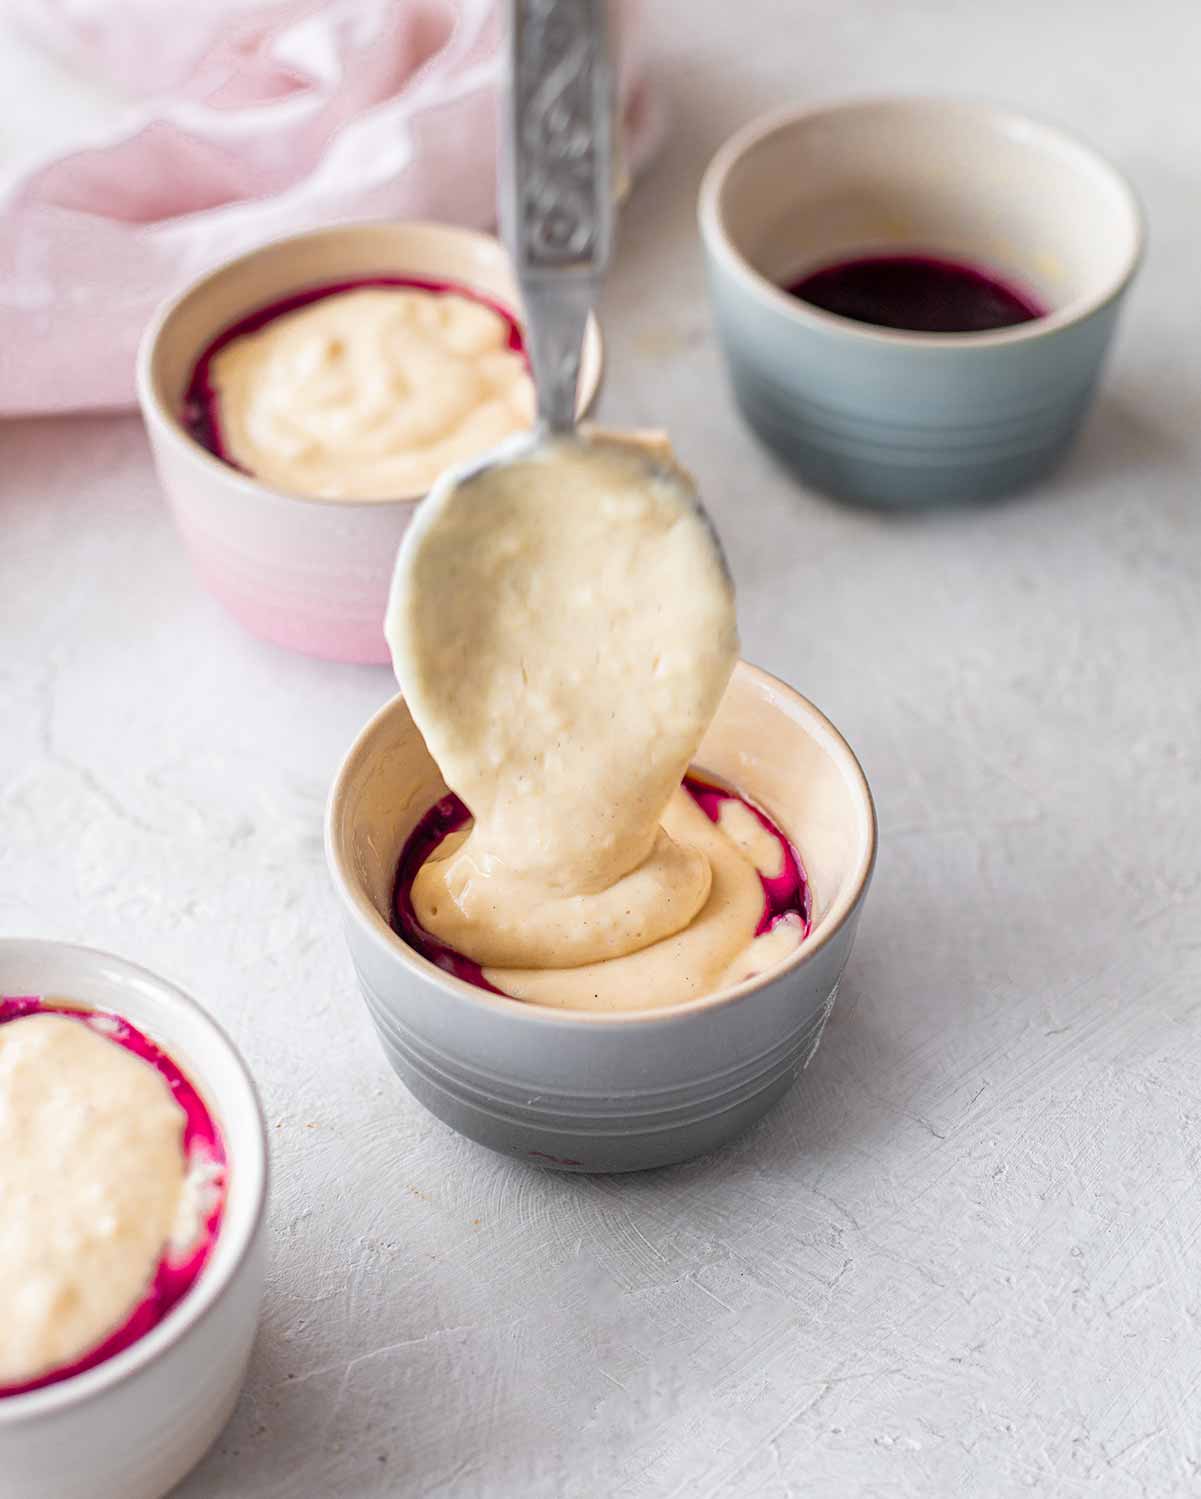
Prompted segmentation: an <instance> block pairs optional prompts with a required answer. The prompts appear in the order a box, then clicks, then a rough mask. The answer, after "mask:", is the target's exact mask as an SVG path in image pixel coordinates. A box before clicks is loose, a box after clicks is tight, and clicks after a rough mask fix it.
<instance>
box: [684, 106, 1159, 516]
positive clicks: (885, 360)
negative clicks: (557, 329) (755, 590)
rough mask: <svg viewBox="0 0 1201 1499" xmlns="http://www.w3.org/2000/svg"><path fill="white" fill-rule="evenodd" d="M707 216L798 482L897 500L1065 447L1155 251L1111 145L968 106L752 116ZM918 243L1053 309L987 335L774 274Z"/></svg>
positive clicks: (922, 501) (1039, 464) (732, 348)
mask: <svg viewBox="0 0 1201 1499" xmlns="http://www.w3.org/2000/svg"><path fill="white" fill-rule="evenodd" d="M699 214H700V225H701V234H702V237H703V240H704V246H705V257H706V264H707V271H708V279H709V288H710V294H711V297H712V301H713V309H714V313H715V317H716V322H717V328H718V333H719V336H720V339H721V344H722V347H723V349H724V352H725V355H726V359H727V361H728V364H729V370H730V376H731V379H732V382H733V386H734V394H735V396H736V398H737V401H738V405H739V407H740V408H741V410H742V412H743V414H744V415H745V417H746V419H747V421H748V422H749V423H750V425H751V427H752V428H753V429H754V430H755V431H756V432H757V433H758V434H759V436H760V437H761V438H762V439H763V440H764V441H765V442H767V443H768V444H769V445H770V446H771V447H772V448H773V449H775V450H776V452H778V453H779V454H780V455H781V456H782V457H783V458H784V459H785V460H786V461H787V462H788V463H789V464H790V465H791V466H792V467H793V468H794V469H795V471H796V472H797V473H798V474H799V475H800V477H801V478H802V479H803V480H804V481H805V482H806V483H807V484H809V485H811V486H813V487H814V488H817V489H820V490H823V491H825V492H827V493H829V494H833V495H837V496H840V497H845V498H850V499H857V500H864V501H868V502H871V503H874V504H878V505H890V506H921V505H934V504H941V503H947V502H954V501H963V500H982V499H988V498H991V497H993V496H996V495H1000V494H1004V493H1006V492H1008V491H1010V490H1014V489H1018V488H1021V487H1022V486H1024V485H1027V484H1029V483H1030V482H1031V481H1032V480H1034V479H1036V478H1037V477H1038V476H1039V475H1040V474H1042V473H1044V472H1045V471H1046V470H1047V469H1049V468H1050V467H1051V466H1052V465H1053V464H1054V463H1055V461H1056V460H1057V459H1058V458H1059V457H1061V456H1062V454H1063V453H1064V452H1065V450H1066V449H1067V447H1068V445H1069V444H1070V443H1071V441H1072V438H1073V437H1074V435H1075V433H1076V431H1077V429H1078V427H1079V425H1080V422H1081V419H1082V417H1083V415H1084V413H1085V411H1086V410H1087V409H1088V405H1089V402H1090V401H1091V399H1092V396H1093V392H1094V390H1095V388H1096V384H1097V379H1098V376H1099V374H1100V372H1101V367H1102V364H1103V362H1104V359H1105V354H1106V350H1107V348H1108V346H1109V342H1110V339H1111V337H1112V334H1113V330H1114V326H1115V324H1116V321H1117V317H1118V311H1119V308H1120V306H1121V303H1122V299H1123V296H1124V294H1125V292H1126V290H1127V288H1128V287H1129V285H1130V282H1131V280H1132V278H1133V276H1134V273H1135V271H1136V270H1137V268H1138V265H1139V261H1140V259H1141V255H1142V248H1143V220H1142V215H1141V212H1140V210H1139V206H1138V203H1137V201H1136V199H1135V196H1134V194H1133V192H1132V191H1131V189H1130V187H1129V185H1128V184H1127V182H1126V181H1125V179H1124V178H1123V177H1122V176H1121V175H1120V174H1119V173H1118V172H1117V171H1116V170H1115V169H1114V168H1113V167H1112V166H1110V165H1109V164H1108V163H1107V162H1106V161H1104V160H1103V159H1102V158H1101V157H1099V156H1097V155H1096V154H1095V153H1094V152H1093V151H1091V150H1090V149H1088V148H1087V147H1086V146H1083V145H1081V144H1079V143H1078V142H1077V141H1075V140H1073V139H1072V138H1071V137H1070V136H1067V135H1064V134H1063V133H1061V132H1060V131H1058V130H1054V129H1051V128H1049V127H1048V126H1045V125H1040V124H1036V123H1034V122H1033V121H1031V120H1027V119H1023V118H1021V117H1020V116H1018V115H1015V114H1011V113H1009V112H1008V111H1006V110H1002V109H997V108H993V107H991V106H988V105H982V104H973V103H966V102H961V101H955V100H939V99H922V98H910V99H906V98H897V99H877V100H866V101H862V102H850V103H842V104H835V105H829V106H824V107H819V108H814V109H801V110H789V111H786V112H783V113H779V114H774V115H771V116H769V117H767V118H765V119H760V120H757V121H754V122H753V123H752V124H750V125H748V126H746V128H745V129H743V130H741V131H740V132H739V133H738V134H736V135H735V136H733V137H732V138H731V139H730V140H729V141H727V142H726V144H725V145H724V146H722V148H721V149H720V150H719V151H718V153H717V155H716V156H715V157H714V159H713V161H712V162H711V163H710V165H709V168H708V170H707V172H706V174H705V178H704V181H703V183H702V185H701V193H700V207H699ZM923 253H924V254H927V255H938V256H941V257H945V258H947V259H951V260H956V261H963V262H967V263H969V264H972V265H974V266H979V267H982V268H986V269H988V270H991V271H993V272H995V273H996V274H997V275H998V276H999V277H1000V278H1001V279H1002V280H1004V281H1006V282H1009V283H1012V284H1014V285H1015V286H1018V287H1021V288H1024V289H1025V290H1027V291H1028V292H1029V293H1031V294H1032V295H1033V297H1034V298H1035V300H1036V301H1037V302H1038V303H1039V304H1040V305H1041V306H1043V307H1045V308H1047V309H1048V312H1047V314H1046V315H1045V316H1043V317H1039V318H1036V319H1034V320H1033V321H1030V322H1025V323H1020V324H1017V325H1015V326H1013V327H1009V328H1001V329H997V330H994V331H991V332H986V333H911V332H902V331H897V330H894V329H890V328H882V327H877V326H874V325H871V324H868V323H862V322H857V321H853V320H851V319H849V318H845V317H840V316H838V315H836V314H833V313H830V312H826V311H823V310H821V309H819V308H817V307H814V306H811V305H810V304H808V303H806V302H802V301H801V300H799V299H798V298H796V297H794V296H791V295H789V294H788V292H787V291H785V290H783V289H782V288H784V287H786V286H789V285H793V284H795V283H796V281H797V280H798V279H799V278H800V277H802V276H804V275H805V274H807V273H808V272H809V271H811V270H814V269H817V268H819V267H822V266H828V265H831V264H836V263H838V262H840V261H843V260H849V259H853V258H855V257H859V256H864V255H872V254H885V255H900V254H923Z"/></svg>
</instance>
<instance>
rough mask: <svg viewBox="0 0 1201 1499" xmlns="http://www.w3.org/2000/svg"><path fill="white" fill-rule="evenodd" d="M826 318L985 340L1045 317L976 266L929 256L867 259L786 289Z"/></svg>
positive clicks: (827, 269)
mask: <svg viewBox="0 0 1201 1499" xmlns="http://www.w3.org/2000/svg"><path fill="white" fill-rule="evenodd" d="M787 289H788V291H789V292H790V293H791V295H792V296H794V297H797V298H799V299H800V300H801V301H802V302H808V303H809V304H810V306H812V307H820V308H821V309H822V310H823V311H824V312H834V313H837V314H838V316H839V317H845V318H853V319H854V320H855V322H857V323H872V324H874V325H875V326H876V327H878V328H899V329H904V330H906V331H908V332H911V333H988V332H991V331H993V330H995V329H997V328H1012V327H1016V325H1017V324H1019V323H1029V322H1033V321H1034V319H1035V318H1040V317H1045V316H1046V314H1047V309H1046V308H1045V307H1043V306H1041V305H1040V303H1038V302H1037V301H1036V300H1035V299H1034V297H1032V296H1031V295H1030V293H1029V292H1026V291H1021V290H1019V289H1018V288H1017V287H1016V286H1011V285H1009V284H1008V283H1006V282H1004V281H1002V280H1001V279H1000V277H998V276H995V275H993V273H992V272H991V271H985V270H982V269H981V268H980V267H979V266H973V265H966V264H964V263H962V262H961V261H955V260H940V259H937V258H935V257H934V256H930V255H869V256H863V257H862V258H859V259H855V260H841V261H839V262H838V263H837V264H836V265H828V266H822V267H820V268H819V269H818V270H816V271H810V272H809V274H808V275H806V276H804V277H802V278H801V280H799V281H795V282H793V283H792V285H791V286H789V287H788V288H787Z"/></svg>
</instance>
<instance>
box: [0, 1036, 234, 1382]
mask: <svg viewBox="0 0 1201 1499" xmlns="http://www.w3.org/2000/svg"><path fill="white" fill-rule="evenodd" d="M0 1018H2V1016H0ZM106 1025H112V1026H116V1027H119V1026H120V1025H121V1022H117V1021H113V1020H111V1018H110V1017H104V1016H94V1017H92V1018H91V1019H90V1020H84V1019H82V1018H80V1017H78V1016H68V1015H66V1014H61V1013H53V1012H42V1013H31V1014H27V1015H24V1016H23V1017H21V1018H18V1019H15V1020H9V1021H7V1022H6V1023H4V1024H0V1205H2V1211H0V1394H4V1393H8V1392H9V1391H11V1390H13V1389H17V1390H20V1389H23V1388H26V1387H29V1386H30V1385H31V1384H33V1383H36V1382H38V1381H39V1380H41V1379H43V1378H44V1377H45V1376H47V1375H50V1374H52V1373H53V1372H54V1371H58V1370H63V1369H64V1368H66V1367H67V1366H73V1365H79V1364H80V1363H81V1361H83V1362H86V1361H87V1356H88V1355H89V1354H90V1353H92V1352H93V1350H95V1349H97V1347H98V1346H100V1345H102V1344H104V1343H105V1341H106V1340H107V1339H110V1338H112V1337H113V1336H114V1335H115V1334H119V1333H120V1332H121V1330H122V1328H123V1325H124V1324H127V1323H128V1321H129V1319H130V1317H131V1315H132V1314H133V1313H134V1312H135V1309H137V1308H139V1306H147V1298H150V1297H152V1295H153V1294H154V1288H155V1282H156V1277H157V1276H158V1275H159V1274H160V1270H161V1267H162V1266H163V1264H164V1259H165V1257H167V1259H173V1260H174V1261H175V1262H177V1263H180V1264H181V1265H183V1264H185V1263H189V1257H190V1256H192V1255H194V1253H195V1252H196V1245H197V1243H198V1241H200V1240H201V1238H202V1236H203V1235H204V1234H205V1233H206V1232H207V1228H208V1223H209V1220H210V1216H211V1214H212V1212H213V1211H214V1208H215V1205H216V1202H217V1198H216V1196H215V1195H214V1193H215V1191H216V1189H215V1188H214V1186H213V1176H214V1173H215V1172H219V1168H218V1167H217V1165H216V1163H215V1162H213V1161H212V1160H211V1158H210V1159H208V1160H205V1161H203V1162H202V1161H200V1160H199V1159H196V1160H193V1161H189V1160H188V1158H187V1155H186V1152H185V1148H184V1139H185V1133H186V1130H187V1126H188V1119H187V1116H186V1115H185V1112H184V1109H183V1108H181V1107H180V1104H179V1103H178V1102H177V1101H176V1098H175V1096H174V1095H173V1093H172V1088H171V1086H170V1084H169V1083H168V1081H167V1079H166V1078H165V1077H164V1075H163V1074H162V1073H161V1072H159V1071H158V1070H156V1068H155V1067H153V1066H151V1065H150V1064H149V1063H148V1062H146V1061H144V1060H143V1059H142V1058H141V1057H139V1056H137V1055H135V1054H134V1053H133V1052H132V1051H130V1050H128V1049H127V1048H126V1047H125V1046H123V1045H121V1044H118V1042H117V1041H115V1040H113V1039H111V1038H110V1037H109V1036H108V1035H106V1034H105V1033H104V1027H105V1026H106ZM193 1273H194V1271H193V1270H192V1269H191V1267H190V1263H189V1268H188V1269H187V1270H181V1271H180V1274H179V1277H178V1278H179V1279H180V1280H181V1282H184V1283H186V1281H187V1280H189V1279H190V1278H191V1275H192V1274H193ZM152 1311H153V1308H151V1307H149V1306H147V1311H146V1315H145V1316H144V1317H143V1319H142V1320H143V1321H146V1322H147V1323H148V1324H150V1325H152V1321H153V1317H152V1315H151V1313H152Z"/></svg>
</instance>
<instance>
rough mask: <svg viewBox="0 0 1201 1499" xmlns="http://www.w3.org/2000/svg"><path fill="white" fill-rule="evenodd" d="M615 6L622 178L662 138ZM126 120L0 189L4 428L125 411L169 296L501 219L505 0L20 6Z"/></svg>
mask: <svg viewBox="0 0 1201 1499" xmlns="http://www.w3.org/2000/svg"><path fill="white" fill-rule="evenodd" d="M635 4H636V0H618V5H617V8H618V11H619V13H620V14H619V21H620V24H619V27H618V32H619V35H620V38H621V54H622V57H621V77H622V90H621V92H622V111H623V121H624V127H625V129H624V142H625V152H626V160H627V165H629V166H630V167H631V168H634V167H636V166H637V165H638V164H639V163H640V162H641V161H642V160H643V159H644V158H645V156H646V155H647V153H648V152H649V150H650V149H651V148H652V146H653V143H654V137H655V135H656V126H657V120H656V118H655V115H654V112H653V110H652V109H651V108H650V107H649V104H648V100H647V98H646V95H645V90H644V87H643V83H642V66H641V61H642V60H641V57H640V56H639V54H638V50H637V45H636V43H637V36H636V28H635V25H634V21H635V15H634V7H635ZM8 6H9V12H10V14H13V15H15V17H16V18H17V20H18V22H19V23H20V24H21V25H22V26H23V28H24V29H25V30H26V31H27V32H31V33H33V34H34V35H35V36H36V37H37V38H38V40H39V41H41V42H43V43H44V44H46V45H48V46H50V47H53V48H54V50H55V51H57V52H58V53H59V54H60V55H62V56H64V57H65V58H66V59H67V60H68V61H69V62H70V63H72V64H73V65H75V66H76V67H78V68H80V69H82V70H86V71H89V72H91V73H93V74H96V73H100V74H104V75H107V76H108V77H109V78H110V79H111V80H112V81H113V82H114V83H116V84H117V85H119V86H120V87H121V88H123V89H124V90H125V91H126V92H127V93H129V94H130V95H131V97H136V98H138V99H140V100H141V101H142V102H141V103H139V104H136V105H133V106H131V108H130V109H129V111H128V112H127V113H126V114H125V115H124V117H123V118H121V119H119V120H118V121H117V122H116V123H115V124H114V125H113V127H112V128H111V130H110V131H108V132H107V133H106V134H105V136H104V137H103V138H102V139H95V138H93V139H91V140H89V141H88V142H86V143H81V145H80V146H79V148H78V149H76V150H73V151H70V152H68V153H66V154H64V155H62V156H60V157H58V158H57V159H55V160H52V161H49V162H46V161H43V162H41V163H40V164H38V165H36V166H33V167H30V168H27V169H26V170H24V171H23V172H20V173H18V174H16V175H15V176H11V177H10V178H9V180H5V179H4V178H3V177H2V176H0V414H7V415H12V414H17V413H27V412H39V411H62V410H69V409H72V408H80V407H106V406H123V405H127V404H129V403H131V402H132V400H133V367H134V355H135V351H136V349H137V343H138V338H139V335H140V334H141V331H142V328H143V327H144V326H145V324H146V321H147V319H148V318H149V316H150V315H151V313H152V312H153V310H154V308H155V307H156V306H157V304H158V303H159V302H160V301H161V300H162V298H163V297H165V296H166V295H168V294H169V293H171V292H173V291H175V290H176V289H178V288H179V287H181V286H183V285H184V284H185V283H187V282H188V281H190V280H192V279H193V278H194V277H195V276H197V275H199V274H200V273H201V272H203V271H205V270H207V269H208V268H209V267H211V266H213V265H216V264H217V263H218V262H220V261H222V260H226V259H228V258H229V257H231V256H234V255H238V254H240V253H242V252H243V251H244V250H248V249H251V248H253V247H254V246H256V245H258V244H261V243H263V242H264V241H266V240H270V239H275V238H278V237H279V236H280V235H285V234H290V233H293V232H294V231H296V230H299V229H306V228H311V227H314V226H317V225H322V224H330V223H335V222H338V221H345V220H353V219H374V218H436V219H448V220H451V221H454V222H457V223H463V224H470V225H475V226H481V227H482V226H487V225H490V224H491V223H493V222H494V220H495V200H496V145H497V141H496V136H497V121H498V112H497V102H496V89H497V82H498V78H499V72H500V68H499V64H500V51H499V26H498V11H499V6H498V5H497V4H496V3H494V0H276V3H266V4H264V3H261V0H260V3H257V4H256V3H252V0H8Z"/></svg>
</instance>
